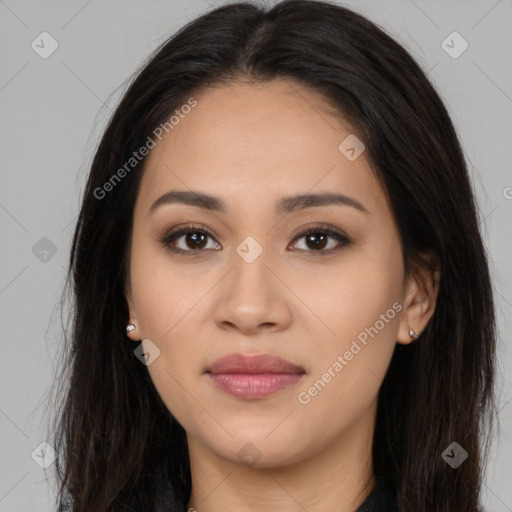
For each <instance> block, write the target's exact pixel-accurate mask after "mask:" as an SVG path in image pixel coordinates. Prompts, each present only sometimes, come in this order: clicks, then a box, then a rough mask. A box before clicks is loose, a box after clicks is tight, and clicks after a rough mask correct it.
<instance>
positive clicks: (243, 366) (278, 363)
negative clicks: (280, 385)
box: [206, 354, 305, 374]
mask: <svg viewBox="0 0 512 512" xmlns="http://www.w3.org/2000/svg"><path fill="white" fill-rule="evenodd" d="M206 373H217V374H219V373H305V371H304V369H303V368H301V367H300V366H297V365H294V364H292V363H290V362H289V361H286V360H284V359H281V358H280V357H275V356H272V355H270V354H259V355H251V356H249V355H244V354H229V355H228V356H225V357H221V358H220V359H217V361H215V362H214V363H213V364H212V365H210V366H209V367H208V368H207V369H206Z"/></svg>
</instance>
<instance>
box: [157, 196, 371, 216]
mask: <svg viewBox="0 0 512 512" xmlns="http://www.w3.org/2000/svg"><path fill="white" fill-rule="evenodd" d="M166 204H184V205H188V206H196V207H198V208H203V209H205V210H210V211H216V212H222V213H226V212H227V210H228V208H227V206H226V203H225V202H224V201H223V200H222V199H220V198H218V197H214V196H211V195H209V194H205V193H203V192H197V191H193V190H170V191H169V192H167V193H165V194H164V195H163V196H161V197H159V198H158V199H156V200H155V201H154V202H153V204H152V205H151V206H150V208H149V213H150V214H151V213H153V212H154V211H155V210H157V209H158V208H159V207H161V206H163V205H166ZM331 205H338V206H350V207H352V208H355V209H356V210H359V211H361V212H363V213H367V214H369V213H370V212H369V211H368V210H367V209H366V208H365V207H364V206H363V205H362V204H361V203H360V202H359V201H358V200H357V199H355V198H353V197H350V196H346V195H344V194H338V193H333V192H324V193H318V194H299V195H295V196H287V197H283V198H281V199H280V200H279V201H278V202H277V204H276V213H277V214H283V213H289V212H292V211H296V210H304V209H305V208H312V207H315V206H331Z"/></svg>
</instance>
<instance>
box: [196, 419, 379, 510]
mask: <svg viewBox="0 0 512 512" xmlns="http://www.w3.org/2000/svg"><path fill="white" fill-rule="evenodd" d="M372 412H373V414H368V415H367V416H365V417H363V418H361V419H360V421H359V422H358V423H357V424H354V425H353V426H352V427H351V429H350V431H349V432H344V433H343V435H342V436H341V435H340V437H339V438H338V439H336V440H335V441H334V442H330V443H328V445H327V446H325V448H324V449H323V450H322V451H320V452H317V453H314V454H313V455H310V456H303V457H301V458H300V459H299V460H298V461H297V462H294V463H292V464H286V465H282V464H280V465H277V464H275V465H273V466H272V467H270V466H269V465H268V464H267V465H266V466H264V467H256V466H254V467H251V466H247V465H244V464H242V463H241V462H239V461H233V460H228V459H226V458H224V457H220V456H219V455H217V454H216V453H214V452H212V451H211V450H209V449H208V448H207V447H206V446H204V445H203V444H201V443H199V442H198V441H197V440H196V439H194V438H193V437H191V436H188V445H189V455H190V468H191V476H192V492H191V495H190V499H189V502H188V504H187V511H190V512H195V511H197V512H221V511H222V512H224V511H225V510H236V511H237V512H249V511H250V512H268V511H269V510H280V512H304V510H307V511H308V512H353V511H354V510H356V509H357V507H359V506H360V505H361V503H362V502H363V501H364V500H365V498H366V497H367V495H368V494H369V493H370V492H371V490H372V489H373V487H374V485H375V478H374V475H373V467H372V450H371V448H372V439H373V429H374V413H375V411H374V410H373V411H372Z"/></svg>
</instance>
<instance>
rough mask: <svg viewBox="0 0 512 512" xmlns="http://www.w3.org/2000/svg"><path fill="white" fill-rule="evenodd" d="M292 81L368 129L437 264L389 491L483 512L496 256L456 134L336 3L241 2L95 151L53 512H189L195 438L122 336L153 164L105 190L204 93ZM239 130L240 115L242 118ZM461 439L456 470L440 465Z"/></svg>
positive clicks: (412, 65) (386, 421)
mask: <svg viewBox="0 0 512 512" xmlns="http://www.w3.org/2000/svg"><path fill="white" fill-rule="evenodd" d="M274 78H287V79H289V80H290V81H292V82H293V81H296V82H298V83H300V84H302V85H304V86H306V87H309V88H310V89H311V90H312V91H316V92H319V93H321V94H322V95H323V96H324V97H325V98H326V100H328V101H329V102H330V104H332V105H333V106H334V107H335V108H336V110H337V112H338V113H339V115H340V116H341V117H342V118H343V119H346V120H348V121H350V123H351V124H352V125H353V126H355V127H357V130H358V133H359V134H360V136H361V138H362V139H363V141H364V144H365V145H366V155H367V158H369V161H370V162H371V164H372V167H373V169H374V172H375V173H376V176H377V177H378V178H379V180H380V182H381V184H382V186H383V189H384V190H385V192H386V194H387V195H388V197H389V200H390V204H391V207H392V212H393V215H394V218H395V221H396V224H397V227H398V230H399V233H400V237H401V242H402V247H403V257H404V263H405V266H406V269H407V271H409V270H410V269H412V268H413V266H417V265H420V266H421V265H425V261H424V260H423V259H422V258H421V255H422V254H424V253H425V251H433V252H434V253H435V254H436V255H437V257H438V259H439V262H440V265H441V280H440V285H439V295H438V299H437V306H436V310H435V313H434V315H433V317H432V319H431V321H430V322H429V324H428V326H427V328H426V329H425V331H424V332H423V333H422V334H421V337H420V339H419V340H417V342H414V343H412V344H411V345H407V346H403V345H398V344H397V346H396V349H395V353H394V354H393V358H392V361H391V364H390V367H389V369H388V372H387V374H386V377H385V379H384V382H383V384H382V387H381V390H380V393H379V403H378V411H377V422H376V429H375V434H374V444H373V464H374V471H375V475H376V476H377V477H381V478H387V479H388V480H389V481H390V482H391V483H392V485H393V487H394V489H395V490H396V499H397V503H398V505H399V508H400V510H402V511H404V512H411V511H414V512H432V511H434V510H435V511H437V512H453V511H459V510H463V511H465V512H476V511H477V510H479V499H480V489H481V484H482V474H483V470H484V462H485V460H486V457H487V453H488V449H489V441H490V439H491V437H490V435H489V433H490V432H491V427H492V425H493V417H494V411H495V403H494V402H495V399H494V392H493V385H494V374H495V318H494V304H493V293H492V288H491V281H490V277H489V269H488V262H487V256H486V251H485V248H484V246H483V243H482V239H481V235H480V231H479V224H478V219H477V208H476V204H475V200H474V197H473V192H472V189H471V186H470V180H469V177H468V170H467V167H466V164H465V159H464V155H463V151H462V148H461V145H460V143H459V139H458V136H457V134H456V132H455V129H454V126H453V124H452V121H451V120H450V117H449V115H448V113H447V110H446V108H445V106H444V105H443V102H442V101H441V99H440V97H439V96H438V94H437V93H436V91H435V89H434V87H433V86H432V84H431V83H430V81H429V79H428V78H427V76H426V75H425V73H424V72H423V71H422V70H421V68H420V67H419V66H418V64H417V63H416V62H415V61H414V59H413V58H412V57H411V56H410V55H409V53H408V52H407V51H406V50H405V49H404V48H403V47H402V46H401V45H399V44H398V43H397V42H395V41H394V40H393V39H392V38H391V37H390V36H389V35H387V34H386V33H385V32H384V31H383V30H382V29H380V28H379V27H378V26H376V25H375V24H374V23H371V22H370V21H368V20H367V19H366V18H364V17H362V16H361V15H359V14H357V13H355V12H353V11H351V10H349V9H347V8H344V7H342V6H339V5H336V4H331V3H328V2H322V1H311V0H285V1H283V2H280V3H278V4H276V5H275V6H273V7H272V8H268V9H267V8H265V7H263V6H259V5H255V4H253V3H249V2H244V3H233V4H228V5H224V6H222V7H219V8H216V9H212V10H210V11H209V12H207V13H206V14H204V15H202V16H200V17H198V18H197V19H195V20H193V21H192V22H190V23H189V24H188V25H186V26H185V27H184V28H182V29H181V30H180V31H179V32H178V33H177V34H175V35H174V36H173V37H171V38H170V39H169V40H168V41H166V42H165V43H164V44H163V45H161V47H160V48H158V49H157V50H156V51H155V53H154V54H153V55H152V56H151V58H150V59H149V60H148V61H147V62H146V63H144V65H143V67H142V69H141V70H140V72H138V74H137V75H136V77H135V79H134V80H133V81H132V83H131V85H130V86H129V88H128V89H127V91H126V93H125V94H124V96H123V98H122V100H121V102H120V104H119V106H118V107H117V108H116V110H115V112H114V114H113V115H112V117H111V119H110V122H109V124H108V126H107V128H106V130H105V132H104V135H103V137H102V139H101V141H100V144H99V146H98V148H97V151H96V154H95V156H94V160H93V162H92V166H91V170H90V173H89V176H88V181H87V185H86V188H85V192H84V194H83V198H82V203H81V210H80V215H79V218H78V221H77V225H76V230H75V233H74V237H73V242H72V249H71V255H70V261H69V274H68V279H67V281H66V284H67V293H69V294H70V298H71V300H72V311H71V316H70V318H71V319H70V322H71V328H70V329H69V330H70V332H69V333H68V332H67V330H65V331H66V336H65V338H66V339H65V344H64V346H63V362H62V373H61V375H60V377H59V386H56V389H57V388H58V392H57V398H58V400H59V402H58V406H57V409H58V411H59V417H58V418H56V420H55V425H54V426H53V431H52V435H53V437H52V439H53V445H54V447H55V448H56V450H57V452H58V453H59V458H58V459H57V461H56V464H57V466H56V468H57V474H58V481H59V510H61V511H64V510H72V511H73V512H91V511H93V510H94V511H95V512H104V511H105V512H106V511H121V510H144V511H152V510H157V509H158V499H159V496H161V495H162V493H163V492H164V490H165V489H167V490H168V491H169V490H170V491H172V493H173V495H174V496H175V497H176V501H177V503H178V504H181V505H182V506H183V507H184V506H185V505H186V503H187V500H188V497H189V495H190V490H191V476H190V466H189V460H188V450H187V443H186V437H185V431H184V429H183V428H182V427H181V425H179V424H178V423H177V421H176V420H175V419H174V418H173V416H172V414H171V413H170V412H169V411H168V410H167V408H166V407H165V405H164V404H163V402H162V400H161V399H160V397H159V395H158V393H157V391H156V389H155V388H154V386H153V384H152V381H151V379H150V377H149V374H148V372H147V369H146V367H145V366H144V365H142V364H141V363H140V361H139V360H138V359H137V358H136V357H135V356H134V353H133V348H134V347H133V346H132V345H131V344H130V343H129V341H128V340H127V338H126V335H125V326H126V324H127V321H128V319H129V312H128V307H127V303H126V299H125V295H124V284H125V279H126V277H127V270H128V269H127V256H128V254H127V251H128V248H129V240H130V236H131V228H132V217H133V208H134V203H135V199H136V196H137V190H138V184H139V182H140V178H141V175H142V172H143V169H144V159H142V160H141V161H140V162H139V163H138V164H137V165H136V166H134V167H133V169H131V171H130V172H129V173H126V176H123V179H121V180H119V181H116V182H115V184H114V185H113V186H112V187H111V190H109V192H108V193H106V194H98V189H101V188H102V187H103V186H104V184H105V183H106V182H107V181H109V180H110V179H111V178H112V175H113V174H114V173H115V172H116V171H117V170H118V169H120V168H121V167H122V166H123V165H124V164H125V163H126V162H127V161H128V160H129V159H130V157H131V155H132V153H133V152H134V151H136V150H137V149H138V148H140V147H141V146H143V145H144V144H145V142H146V141H147V138H148V136H151V134H152V133H153V131H154V130H155V128H156V127H158V126H159V125H161V124H162V123H165V121H166V120H167V119H168V118H169V116H170V115H172V113H173V112H174V111H175V110H176V109H177V108H178V107H179V106H180V105H182V104H183V103H184V102H186V101H187V99H188V98H190V97H191V96H192V95H193V94H194V92H197V91H199V90H201V88H204V87H206V86H208V85H211V84H216V85H222V84H223V83H229V82H230V81H234V80H251V81H255V82H258V81H260V82H262V81H263V82H265V81H270V80H272V79H274ZM240 115H243V113H241V114H240ZM452 442H457V443H458V444H459V445H460V446H461V447H462V448H464V449H465V450H466V451H467V452H468V458H467V460H465V461H464V462H463V463H462V464H461V465H460V466H459V467H458V468H457V469H453V468H452V467H451V466H450V465H449V464H447V463H446V462H445V460H443V457H442V453H443V452H444V450H445V449H446V448H447V447H448V446H449V445H450V444H451V443H452Z"/></svg>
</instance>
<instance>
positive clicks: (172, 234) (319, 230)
mask: <svg viewBox="0 0 512 512" xmlns="http://www.w3.org/2000/svg"><path fill="white" fill-rule="evenodd" d="M191 233H201V234H204V235H207V236H209V237H210V238H212V239H213V240H215V237H214V236H213V234H212V233H210V231H209V230H207V229H204V228H201V227H199V226H195V225H193V224H188V225H186V226H181V227H180V228H179V229H174V230H170V231H168V232H167V233H166V234H165V235H164V236H163V237H162V238H161V239H160V243H161V244H162V246H163V247H164V248H166V249H167V250H169V251H171V252H173V253H176V254H189V255H190V256H193V255H195V254H197V253H201V252H204V249H197V250H194V249H189V250H186V251H185V250H183V249H178V248H176V247H172V246H171V245H170V243H171V242H172V240H173V239H174V238H180V237H181V236H183V235H188V234H191ZM310 234H324V235H328V236H329V237H331V238H334V239H335V240H337V241H338V242H340V245H339V246H337V247H332V248H331V249H327V250H319V251H313V250H309V251H308V250H305V249H299V251H304V252H309V253H313V254H314V255H315V256H329V255H331V254H333V253H334V252H336V251H338V250H340V249H341V248H342V247H347V246H349V245H351V244H352V242H351V241H350V240H349V239H348V238H347V237H346V236H345V235H343V234H342V233H339V232H338V231H335V230H334V229H332V228H331V227H329V226H327V225H320V226H314V227H308V228H305V229H303V230H300V231H299V232H298V233H296V234H295V236H294V238H293V241H295V240H297V239H299V238H302V237H304V236H307V235H310ZM178 235H179V236H178ZM190 253H193V254H190ZM194 253H195V254H194Z"/></svg>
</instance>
